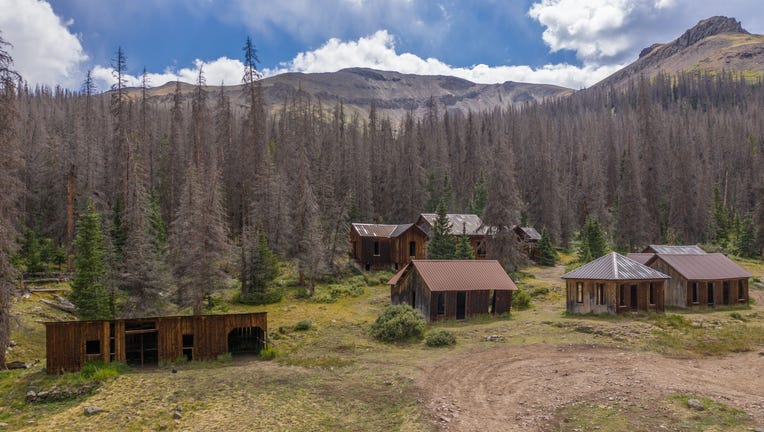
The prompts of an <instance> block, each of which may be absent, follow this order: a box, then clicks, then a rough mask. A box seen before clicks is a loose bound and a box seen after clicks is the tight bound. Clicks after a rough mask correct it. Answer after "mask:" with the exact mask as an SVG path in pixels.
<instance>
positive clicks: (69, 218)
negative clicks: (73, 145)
mask: <svg viewBox="0 0 764 432" xmlns="http://www.w3.org/2000/svg"><path fill="white" fill-rule="evenodd" d="M73 243H74V164H72V165H71V166H70V168H69V174H67V176H66V271H67V272H69V273H71V272H72V271H73V270H74V264H73V262H72V244H73Z"/></svg>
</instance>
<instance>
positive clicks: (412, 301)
mask: <svg viewBox="0 0 764 432" xmlns="http://www.w3.org/2000/svg"><path fill="white" fill-rule="evenodd" d="M411 307H413V308H414V309H416V290H411Z"/></svg>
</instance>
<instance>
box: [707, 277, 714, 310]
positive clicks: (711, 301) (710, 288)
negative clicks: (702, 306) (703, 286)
mask: <svg viewBox="0 0 764 432" xmlns="http://www.w3.org/2000/svg"><path fill="white" fill-rule="evenodd" d="M707 287H708V305H709V306H713V305H714V301H715V299H714V283H713V282H709V283H708V285H707Z"/></svg>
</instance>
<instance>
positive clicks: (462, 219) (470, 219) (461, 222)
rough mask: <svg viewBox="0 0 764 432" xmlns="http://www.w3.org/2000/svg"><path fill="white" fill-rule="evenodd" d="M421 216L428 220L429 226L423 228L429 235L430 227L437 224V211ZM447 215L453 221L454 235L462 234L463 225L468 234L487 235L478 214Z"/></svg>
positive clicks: (452, 232)
mask: <svg viewBox="0 0 764 432" xmlns="http://www.w3.org/2000/svg"><path fill="white" fill-rule="evenodd" d="M419 216H420V217H421V218H423V219H424V220H425V221H426V222H427V226H425V227H422V228H423V231H424V232H425V233H426V234H428V235H429V234H430V228H432V226H433V225H435V219H437V218H438V215H437V214H436V213H422V214H421V215H419ZM446 217H448V221H449V222H451V234H453V235H462V227H464V228H465V229H466V231H467V235H485V234H486V233H487V231H488V229H487V227H485V226H484V225H483V221H482V220H481V219H480V216H478V215H475V214H452V213H449V214H447V215H446Z"/></svg>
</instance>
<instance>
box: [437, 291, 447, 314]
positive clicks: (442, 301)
mask: <svg viewBox="0 0 764 432" xmlns="http://www.w3.org/2000/svg"><path fill="white" fill-rule="evenodd" d="M445 313H446V293H444V292H439V293H438V315H445Z"/></svg>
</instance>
